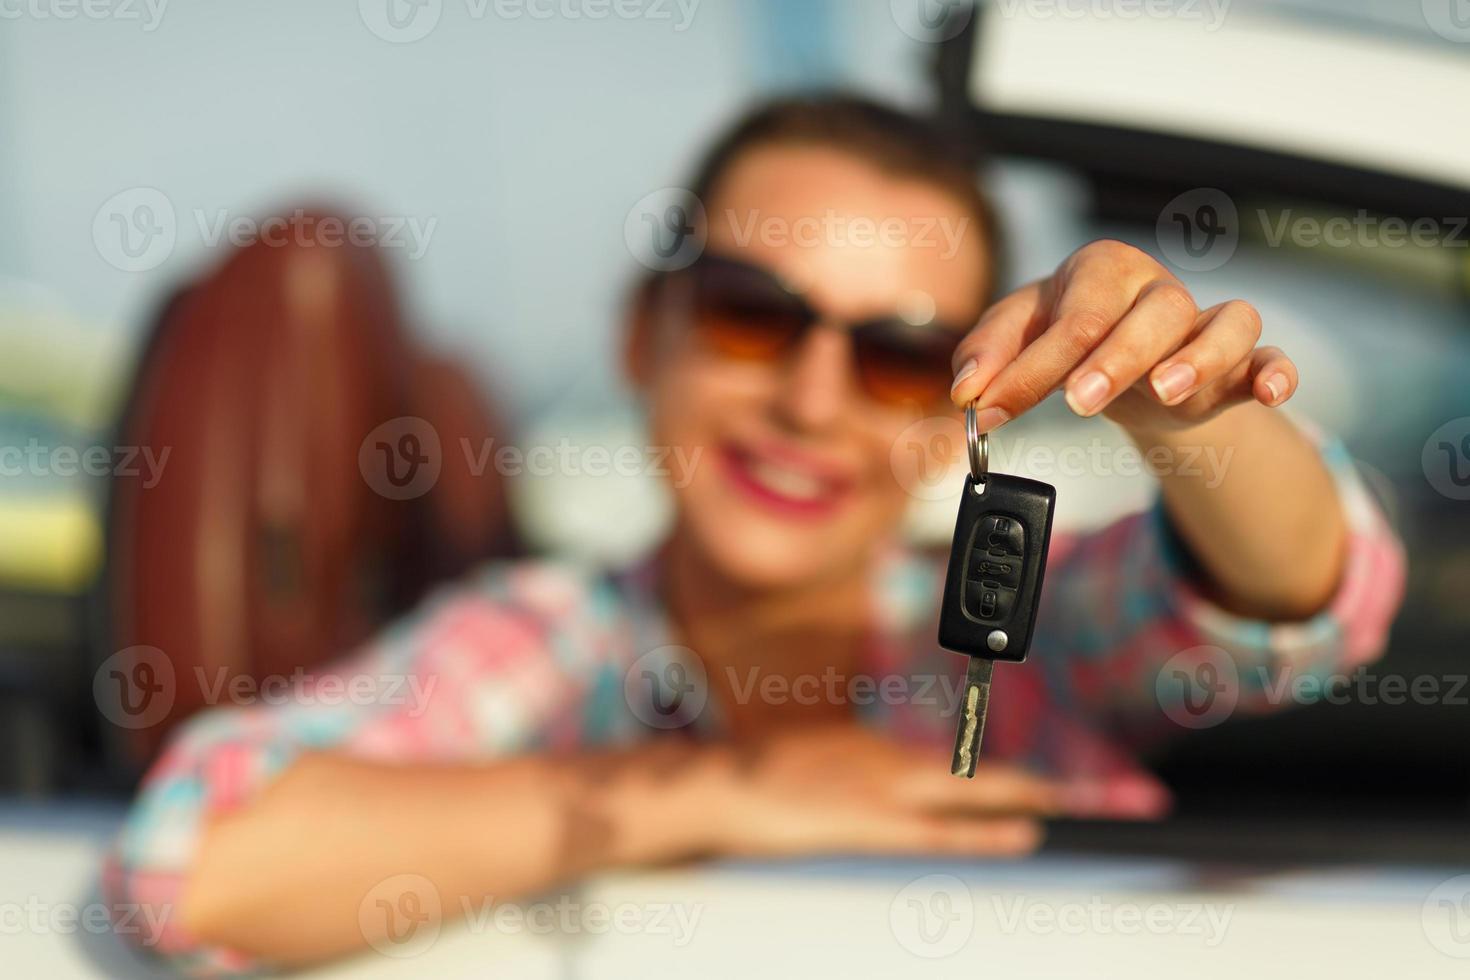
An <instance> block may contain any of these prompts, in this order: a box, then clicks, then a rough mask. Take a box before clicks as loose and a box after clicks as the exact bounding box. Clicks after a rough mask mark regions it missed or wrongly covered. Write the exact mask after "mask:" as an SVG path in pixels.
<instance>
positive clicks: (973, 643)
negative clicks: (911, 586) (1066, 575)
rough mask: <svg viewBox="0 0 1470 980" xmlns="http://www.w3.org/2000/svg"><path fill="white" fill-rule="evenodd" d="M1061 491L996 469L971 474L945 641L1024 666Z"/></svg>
mask: <svg viewBox="0 0 1470 980" xmlns="http://www.w3.org/2000/svg"><path fill="white" fill-rule="evenodd" d="M1056 501H1057V491H1056V488H1055V487H1053V486H1051V485H1049V484H1046V483H1041V482H1038V481H1036V480H1028V479H1025V478H1024V477H1019V476H1010V475H1008V474H1005V473H989V474H987V475H986V477H985V480H984V482H981V483H977V482H976V480H975V478H974V476H967V477H966V478H965V491H964V494H963V496H962V498H961V501H960V513H959V517H958V519H957V520H956V521H955V528H954V542H953V544H952V545H951V546H950V553H949V572H948V574H947V575H946V576H945V580H944V605H943V608H942V609H941V611H940V615H939V645H940V646H942V647H944V648H945V649H946V650H954V651H956V652H958V653H968V654H970V655H971V656H978V657H985V658H987V659H989V660H1009V661H1014V662H1017V663H1019V662H1020V661H1022V660H1025V659H1026V651H1027V649H1028V648H1029V647H1030V646H1031V631H1032V627H1033V625H1034V623H1035V620H1036V607H1037V605H1038V603H1039V602H1040V601H1041V581H1042V577H1043V573H1044V572H1045V571H1046V553H1047V548H1048V546H1049V545H1050V543H1051V519H1052V512H1053V511H1054V510H1055V509H1056Z"/></svg>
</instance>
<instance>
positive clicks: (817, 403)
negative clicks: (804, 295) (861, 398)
mask: <svg viewBox="0 0 1470 980" xmlns="http://www.w3.org/2000/svg"><path fill="white" fill-rule="evenodd" d="M850 348H851V343H850V342H849V341H848V338H847V336H846V334H845V333H844V332H843V331H842V330H840V329H838V328H836V327H833V326H830V325H828V324H817V325H816V326H815V327H814V328H813V329H812V330H810V331H808V332H807V335H806V336H805V337H803V338H802V340H801V343H800V345H799V346H798V347H797V349H796V350H795V351H794V352H793V353H792V355H791V359H790V361H788V366H787V370H786V375H785V377H784V378H783V379H782V389H781V394H780V399H779V402H778V407H779V410H780V413H781V417H782V419H783V421H785V422H786V423H787V424H788V425H790V426H791V427H792V429H794V430H796V431H798V432H808V433H810V432H822V431H825V430H827V429H830V428H831V427H832V426H834V425H835V424H836V423H837V422H838V421H839V420H840V419H841V418H842V413H843V412H844V411H845V410H846V409H847V408H848V403H849V401H850V400H851V398H852V397H853V382H852V375H853V370H852V353H851V349H850Z"/></svg>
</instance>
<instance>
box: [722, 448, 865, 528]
mask: <svg viewBox="0 0 1470 980" xmlns="http://www.w3.org/2000/svg"><path fill="white" fill-rule="evenodd" d="M720 460H721V462H722V464H723V467H722V468H723V469H724V471H725V474H726V475H727V476H728V477H729V478H730V482H731V483H732V484H733V485H734V486H735V488H736V489H737V490H738V491H740V492H741V494H742V495H743V496H745V497H746V498H747V499H749V500H751V501H753V502H754V503H756V504H757V505H759V506H762V507H763V508H765V509H766V510H769V511H773V512H775V513H778V514H781V515H783V516H790V517H804V518H820V517H826V516H829V515H830V514H832V513H833V512H834V511H836V510H837V508H838V507H839V506H840V505H841V504H842V502H843V501H844V500H846V499H847V497H848V496H849V491H850V489H851V485H850V483H849V481H846V480H840V479H834V478H833V477H831V476H828V475H825V474H821V473H816V472H813V471H812V470H811V469H809V468H806V467H802V466H800V465H797V464H794V463H790V462H786V461H784V460H783V461H779V462H778V461H777V460H774V459H772V458H770V457H769V456H765V455H758V454H756V453H753V452H750V451H747V450H745V449H742V448H740V447H738V446H734V445H730V444H726V445H724V446H722V447H721V450H720Z"/></svg>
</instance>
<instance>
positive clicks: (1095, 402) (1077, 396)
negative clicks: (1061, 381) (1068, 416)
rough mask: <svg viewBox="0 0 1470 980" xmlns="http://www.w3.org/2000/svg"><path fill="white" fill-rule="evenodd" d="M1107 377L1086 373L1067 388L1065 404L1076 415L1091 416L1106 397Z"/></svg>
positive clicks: (1095, 373)
mask: <svg viewBox="0 0 1470 980" xmlns="http://www.w3.org/2000/svg"><path fill="white" fill-rule="evenodd" d="M1109 387H1111V386H1110V384H1109V382H1108V376H1107V375H1106V374H1103V373H1102V372H1101V371H1088V372H1087V373H1086V374H1084V375H1083V376H1082V377H1080V378H1078V379H1077V380H1076V381H1074V382H1072V383H1071V384H1070V385H1068V386H1067V404H1068V405H1069V406H1071V409H1072V411H1074V412H1076V413H1077V414H1078V415H1091V414H1092V413H1093V412H1095V411H1097V407H1098V406H1099V405H1101V404H1102V400H1103V399H1104V398H1106V397H1107V396H1108V388H1109Z"/></svg>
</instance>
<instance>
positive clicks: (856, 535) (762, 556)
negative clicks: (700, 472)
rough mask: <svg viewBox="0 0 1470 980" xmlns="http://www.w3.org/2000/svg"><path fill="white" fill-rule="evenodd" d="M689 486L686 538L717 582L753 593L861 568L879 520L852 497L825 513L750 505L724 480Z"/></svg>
mask: <svg viewBox="0 0 1470 980" xmlns="http://www.w3.org/2000/svg"><path fill="white" fill-rule="evenodd" d="M711 483H712V484H713V485H706V486H703V487H691V488H690V489H691V490H693V491H694V492H693V493H691V494H688V495H687V497H686V499H685V501H684V505H685V506H683V507H682V508H681V510H682V511H683V513H682V518H681V519H682V522H683V524H684V526H685V527H684V529H685V531H687V532H689V533H690V537H691V540H692V542H693V543H694V545H695V548H696V550H697V551H698V552H699V554H700V555H701V557H702V558H703V560H704V561H706V562H708V563H709V565H710V567H711V569H712V570H713V571H714V572H715V573H716V574H717V575H719V576H720V577H722V578H724V579H725V580H727V581H729V582H731V583H732V584H735V585H738V586H740V587H741V588H745V589H751V590H757V591H781V590H789V589H799V588H802V587H804V586H809V585H811V584H812V583H813V582H820V581H822V580H825V579H834V578H841V577H843V576H845V575H848V574H851V573H852V572H853V571H854V570H855V569H857V568H859V567H861V566H863V565H865V564H866V563H867V561H868V560H869V558H870V555H871V551H872V545H873V542H875V541H877V540H880V539H881V538H882V536H883V534H882V525H883V522H882V521H878V520H875V519H872V517H873V515H874V508H872V507H865V506H864V504H865V502H864V501H863V500H861V499H860V498H859V497H857V496H856V495H854V496H853V498H851V499H848V500H846V501H844V502H843V503H842V505H841V506H840V507H838V508H835V509H833V510H831V511H816V510H811V509H808V508H805V507H802V506H800V505H788V504H787V503H785V502H779V501H778V502H773V501H768V500H759V499H758V500H751V499H750V498H749V496H748V494H747V493H746V492H745V491H744V490H743V489H742V488H739V487H732V486H731V485H730V484H729V483H728V482H725V481H711Z"/></svg>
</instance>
